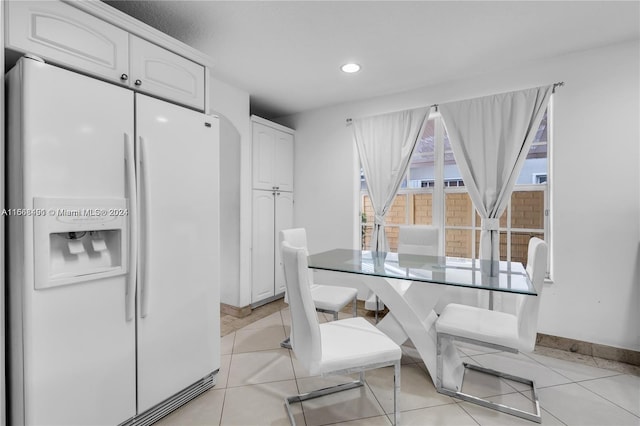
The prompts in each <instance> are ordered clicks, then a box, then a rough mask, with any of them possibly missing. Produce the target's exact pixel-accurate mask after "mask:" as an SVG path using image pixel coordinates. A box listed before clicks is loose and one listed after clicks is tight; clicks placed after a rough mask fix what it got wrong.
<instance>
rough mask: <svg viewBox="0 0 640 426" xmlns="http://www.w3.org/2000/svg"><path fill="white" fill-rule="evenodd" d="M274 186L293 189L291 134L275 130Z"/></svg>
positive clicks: (281, 188)
mask: <svg viewBox="0 0 640 426" xmlns="http://www.w3.org/2000/svg"><path fill="white" fill-rule="evenodd" d="M274 179H275V182H274V183H275V186H277V187H278V189H279V190H281V191H290V192H291V191H293V135H292V134H290V133H285V132H280V131H276V136H275V167H274Z"/></svg>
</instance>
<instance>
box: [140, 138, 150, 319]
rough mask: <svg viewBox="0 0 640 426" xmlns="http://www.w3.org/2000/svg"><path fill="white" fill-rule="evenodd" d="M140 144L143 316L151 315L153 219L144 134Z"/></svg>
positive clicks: (141, 301) (141, 305) (141, 308)
mask: <svg viewBox="0 0 640 426" xmlns="http://www.w3.org/2000/svg"><path fill="white" fill-rule="evenodd" d="M138 140H139V143H140V146H139V148H140V149H139V151H138V153H139V154H140V160H139V161H140V170H141V172H142V173H141V179H140V181H141V184H140V193H141V195H142V205H143V207H142V215H141V216H142V217H141V223H144V229H143V230H142V238H141V241H140V243H141V244H140V246H141V247H140V253H141V258H140V264H141V267H140V268H138V270H139V274H140V275H141V276H140V277H139V280H138V282H139V283H140V316H141V317H142V318H144V317H146V316H147V315H149V271H150V268H149V251H150V247H151V243H150V234H151V233H150V232H149V221H150V220H151V215H150V214H149V213H150V210H151V209H150V207H151V196H150V191H149V179H150V175H151V173H150V166H149V161H148V160H149V159H148V158H147V156H148V155H149V151H148V149H147V144H146V141H145V139H144V138H143V137H142V136H139V137H138Z"/></svg>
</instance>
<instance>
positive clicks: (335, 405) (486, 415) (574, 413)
mask: <svg viewBox="0 0 640 426" xmlns="http://www.w3.org/2000/svg"><path fill="white" fill-rule="evenodd" d="M342 315H343V314H342V313H341V316H342ZM344 316H345V317H348V315H347V314H344ZM318 318H319V320H320V321H322V322H324V321H327V320H330V319H331V318H330V317H329V316H325V314H321V313H319V314H318ZM289 324H290V314H289V310H288V308H284V309H282V310H279V311H276V312H274V313H271V314H269V315H267V316H265V317H263V318H261V319H259V320H257V321H255V322H253V323H251V324H248V325H246V326H244V327H243V328H240V329H238V330H237V331H232V332H230V333H229V334H226V335H225V336H224V337H222V357H221V367H220V373H219V375H218V379H217V385H216V386H215V387H214V388H213V389H211V390H210V391H208V392H206V393H205V394H203V395H201V396H200V397H198V398H196V399H195V400H193V401H191V402H190V403H188V404H187V405H185V406H183V407H182V408H180V409H178V410H177V411H175V412H173V413H171V414H170V415H169V416H167V417H165V418H164V419H162V420H161V421H160V422H158V423H156V424H157V425H159V426H167V425H180V426H205V425H238V426H249V425H287V424H289V420H288V418H287V415H286V412H285V409H284V406H283V398H284V397H285V396H289V395H294V394H297V393H300V392H306V391H309V390H312V389H317V388H321V387H326V386H329V385H331V384H334V383H340V382H341V381H347V380H349V378H347V377H328V378H321V377H309V374H307V372H306V371H304V368H303V367H302V366H301V365H300V364H299V363H298V362H297V361H296V358H295V355H294V354H293V352H291V351H289V350H286V349H282V348H280V342H281V341H282V339H283V338H284V337H285V335H288V333H289ZM405 349H406V354H405V355H404V356H403V360H402V363H403V365H402V383H401V396H400V410H401V424H402V425H420V426H422V425H456V426H458V425H474V426H477V425H482V426H485V425H487V426H488V425H529V426H532V425H534V424H535V423H532V422H529V421H526V420H522V419H519V418H517V417H514V416H510V415H508V414H503V413H499V412H497V411H494V410H489V409H486V408H483V407H480V406H477V405H474V404H469V403H466V402H463V401H460V400H457V399H454V398H450V397H448V396H444V395H441V394H439V393H437V392H436V390H435V388H434V386H433V383H432V381H431V378H430V376H429V374H428V372H427V370H426V368H425V366H424V364H423V363H422V362H421V361H420V360H419V359H417V358H415V357H413V356H411V355H412V351H411V348H405ZM460 350H461V351H462V353H463V354H464V355H465V358H466V361H468V362H472V363H476V364H480V365H483V366H486V367H490V368H495V367H499V369H501V370H503V371H508V372H510V373H512V374H515V375H520V376H524V377H532V378H534V380H535V381H536V383H537V386H538V390H539V397H540V405H541V407H542V411H543V414H542V423H543V424H545V425H579V426H582V425H598V426H602V425H616V426H618V425H635V426H640V374H639V372H640V368H637V367H634V366H628V365H626V364H619V363H612V362H609V361H607V362H605V361H603V360H597V359H594V358H592V357H585V356H581V355H573V354H569V353H566V352H563V351H554V350H550V349H544V348H540V349H537V350H536V352H534V353H533V354H526V355H525V354H518V355H513V354H505V353H496V352H487V351H486V350H480V348H472V347H469V346H463V347H461V348H460ZM392 381H393V371H392V369H391V368H383V369H378V370H372V371H370V372H367V374H366V382H367V384H366V386H364V387H363V388H358V389H352V390H349V391H346V392H341V393H339V394H334V395H330V396H327V397H323V398H320V399H315V400H312V401H306V402H304V403H303V404H294V405H293V410H294V413H295V417H296V423H297V424H299V425H308V426H316V425H327V424H331V425H352V426H357V425H363V426H364V425H367V426H369V425H371V426H376V425H390V424H391V422H390V420H389V419H390V415H389V413H390V411H391V410H392V403H393V401H392V398H393V394H392ZM464 390H465V391H469V392H473V393H477V394H479V395H482V396H484V397H487V398H489V399H491V400H495V401H503V402H504V403H506V404H509V405H513V406H516V407H522V408H523V409H526V410H531V409H532V407H531V405H532V404H531V400H530V398H531V392H530V391H529V390H528V389H526V387H524V386H523V385H521V384H519V383H513V382H505V381H501V380H499V379H496V378H493V377H489V376H485V375H482V374H479V373H475V374H473V372H468V373H467V377H466V379H465V389H464Z"/></svg>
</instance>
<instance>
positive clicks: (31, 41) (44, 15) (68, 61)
mask: <svg viewBox="0 0 640 426" xmlns="http://www.w3.org/2000/svg"><path fill="white" fill-rule="evenodd" d="M6 3H7V5H8V8H7V11H8V13H7V15H8V16H7V18H8V19H7V21H6V22H7V25H8V27H9V28H8V31H7V33H6V34H7V40H6V42H7V47H8V48H10V49H13V50H17V51H19V52H25V53H26V52H28V53H32V54H34V55H38V56H40V57H42V58H43V59H45V60H47V61H50V62H52V63H57V64H60V65H64V66H66V67H69V68H72V69H74V70H79V71H84V72H87V73H89V74H92V75H97V76H99V77H103V78H105V79H107V80H111V81H117V82H121V83H124V84H126V83H127V82H126V80H125V79H121V76H123V75H125V76H126V75H127V74H128V73H129V65H128V63H129V39H128V34H127V32H126V31H123V30H121V29H120V28H117V27H115V26H113V25H111V24H108V23H106V22H104V21H102V20H100V19H98V18H95V17H93V16H91V15H88V14H87V13H85V12H83V11H81V10H78V9H76V8H75V7H72V6H69V5H68V4H65V3H62V2H58V1H39V2H27V1H8V2H6ZM52 83H53V84H55V82H52Z"/></svg>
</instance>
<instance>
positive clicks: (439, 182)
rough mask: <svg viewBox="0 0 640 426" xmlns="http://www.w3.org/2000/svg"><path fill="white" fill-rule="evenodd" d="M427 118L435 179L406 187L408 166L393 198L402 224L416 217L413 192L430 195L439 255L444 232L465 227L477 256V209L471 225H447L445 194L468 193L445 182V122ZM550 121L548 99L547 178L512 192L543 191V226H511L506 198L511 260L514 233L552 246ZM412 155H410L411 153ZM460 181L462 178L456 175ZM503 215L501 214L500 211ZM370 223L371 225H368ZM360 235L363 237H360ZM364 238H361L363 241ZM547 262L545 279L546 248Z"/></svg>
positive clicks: (364, 191)
mask: <svg viewBox="0 0 640 426" xmlns="http://www.w3.org/2000/svg"><path fill="white" fill-rule="evenodd" d="M428 119H429V120H435V121H434V182H433V185H428V186H424V187H422V186H420V187H409V182H410V180H411V167H410V166H409V167H408V169H407V174H406V175H405V178H404V182H405V185H404V187H401V188H400V189H399V190H398V192H397V194H396V197H399V196H404V197H406V199H405V206H406V208H405V220H404V224H411V223H414V222H415V219H414V218H413V217H412V216H413V215H412V212H413V210H414V209H413V200H414V197H413V195H415V194H431V199H432V212H431V214H432V216H431V217H432V225H433V226H436V227H438V229H439V231H440V232H439V240H440V241H439V243H440V244H439V251H440V253H439V254H440V255H441V256H444V255H445V253H446V247H445V244H446V232H447V230H457V229H459V230H468V231H471V257H472V258H477V255H478V253H477V252H476V244H477V238H476V235H477V233H478V232H479V231H480V230H481V224H480V223H477V220H476V218H477V211H476V209H475V208H472V209H471V216H472V217H471V218H470V220H471V221H470V223H471V225H464V226H461V225H447V224H446V211H445V204H446V196H447V194H451V193H466V194H468V192H469V191H468V189H467V187H466V186H450V185H447V184H446V183H445V179H444V165H445V164H444V163H445V152H444V147H445V143H444V136H445V129H444V123H443V121H442V116H441V115H440V114H439V113H437V112H435V113H434V112H432V113H431V114H430V116H429V118H428ZM552 124H553V111H552V102H551V101H550V102H549V106H548V107H547V130H546V132H547V140H546V144H547V153H546V159H547V171H546V173H545V174H546V177H547V180H546V182H545V183H540V184H536V183H530V184H516V185H515V186H514V188H513V192H516V191H542V192H543V200H544V201H543V202H544V206H543V227H542V228H514V227H513V226H512V216H511V215H512V197H510V198H509V202H508V203H507V207H506V208H505V213H506V215H507V217H506V221H507V225H506V226H501V227H500V229H499V231H500V233H501V234H503V233H504V234H505V235H506V241H507V248H506V259H507V260H511V256H512V253H511V244H512V236H513V234H520V233H532V234H542V235H543V239H544V240H545V241H546V242H547V244H548V245H549V247H550V248H551V237H552V236H551V215H550V211H551V188H552V182H551V181H552V178H551V174H552V173H551V170H552V146H553V144H552V133H553V132H552V130H553V127H552ZM542 144H543V143H540V142H536V143H534V144H532V146H533V145H542ZM412 156H413V154H412ZM540 174H541V173H536V174H534V175H540ZM451 180H456V179H451ZM459 180H462V177H460V178H459ZM360 188H361V189H360V194H359V195H360V203H359V204H360V217H361V220H360V230H359V231H360V233H361V235H364V234H363V231H366V227H367V225H368V224H367V223H365V222H363V221H362V217H363V213H365V211H364V206H365V197H366V196H368V192H367V189H366V188H364V189H363V188H362V185H361V187H360ZM503 214H504V213H503ZM369 226H370V225H369ZM385 226H386V227H398V226H400V224H395V223H394V224H389V223H387V224H385ZM362 238H363V237H362ZM362 241H363V239H361V244H362ZM548 252H549V253H548V262H547V274H546V277H547V279H548V280H550V279H551V271H552V268H551V266H552V264H551V250H549V251H548Z"/></svg>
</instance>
